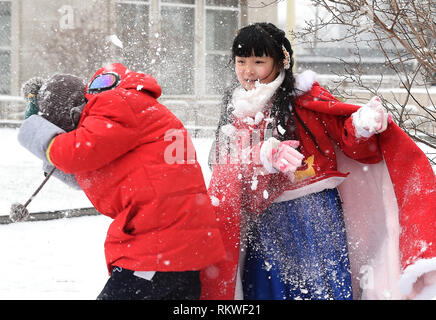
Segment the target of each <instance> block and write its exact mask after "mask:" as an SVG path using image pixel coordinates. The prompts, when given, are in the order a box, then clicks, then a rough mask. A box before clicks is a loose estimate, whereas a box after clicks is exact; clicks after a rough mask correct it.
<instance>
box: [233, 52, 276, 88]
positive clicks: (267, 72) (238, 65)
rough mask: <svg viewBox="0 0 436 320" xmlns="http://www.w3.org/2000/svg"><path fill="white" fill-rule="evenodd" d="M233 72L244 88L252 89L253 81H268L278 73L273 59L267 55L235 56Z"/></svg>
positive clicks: (273, 78) (272, 79)
mask: <svg viewBox="0 0 436 320" xmlns="http://www.w3.org/2000/svg"><path fill="white" fill-rule="evenodd" d="M235 72H236V77H237V78H238V81H239V83H240V84H241V86H242V87H243V88H244V89H245V90H251V89H254V87H255V85H254V83H255V82H256V80H259V81H260V83H270V82H272V81H274V80H275V78H276V77H277V75H278V73H279V67H278V66H277V65H276V64H275V63H274V59H273V58H271V57H269V56H265V55H264V56H262V57H257V56H255V55H254V54H253V55H251V56H250V57H239V56H236V57H235Z"/></svg>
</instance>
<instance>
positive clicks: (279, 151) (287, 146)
mask: <svg viewBox="0 0 436 320" xmlns="http://www.w3.org/2000/svg"><path fill="white" fill-rule="evenodd" d="M299 145H300V142H298V141H296V140H287V141H279V140H277V139H276V138H269V139H268V140H266V141H265V142H264V143H263V145H262V148H261V151H260V158H261V161H262V163H263V165H264V167H265V168H266V169H267V170H268V172H270V173H275V172H278V171H281V172H283V173H286V174H289V175H290V177H291V179H293V178H294V175H293V173H294V172H295V171H296V170H297V168H298V167H299V166H301V162H302V160H303V159H304V156H303V155H302V154H301V153H300V152H298V151H297V150H295V148H297V147H298V146H299Z"/></svg>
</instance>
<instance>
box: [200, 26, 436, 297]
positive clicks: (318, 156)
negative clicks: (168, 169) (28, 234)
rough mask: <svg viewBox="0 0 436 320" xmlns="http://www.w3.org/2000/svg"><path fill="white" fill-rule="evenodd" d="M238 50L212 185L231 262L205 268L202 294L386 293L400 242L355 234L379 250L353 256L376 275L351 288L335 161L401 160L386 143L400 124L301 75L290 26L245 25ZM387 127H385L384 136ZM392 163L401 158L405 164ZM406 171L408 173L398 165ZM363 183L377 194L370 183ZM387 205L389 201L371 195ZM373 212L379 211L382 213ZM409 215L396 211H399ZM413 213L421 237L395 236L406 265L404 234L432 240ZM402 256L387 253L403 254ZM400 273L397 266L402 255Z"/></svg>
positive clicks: (376, 107)
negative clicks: (386, 260)
mask: <svg viewBox="0 0 436 320" xmlns="http://www.w3.org/2000/svg"><path fill="white" fill-rule="evenodd" d="M232 58H233V62H234V64H235V74H236V78H237V82H238V85H236V86H234V87H233V88H232V89H231V90H230V91H229V93H228V94H226V95H225V97H224V103H223V109H222V113H221V118H220V122H219V125H218V129H217V132H216V144H215V145H214V147H213V151H214V152H213V160H214V161H213V162H214V163H213V173H212V178H211V181H210V185H209V194H210V196H211V198H212V202H213V204H214V205H215V206H216V214H217V220H218V221H219V223H220V224H221V232H222V235H223V239H224V240H225V242H226V243H225V246H226V251H227V259H226V260H225V261H223V262H221V263H218V264H215V265H213V266H211V267H208V268H207V269H205V270H204V271H203V272H202V287H203V288H202V297H203V298H204V299H233V298H245V299H352V298H353V290H354V295H355V297H362V295H366V297H369V295H370V294H371V293H374V292H376V293H375V295H377V294H378V293H379V292H380V290H385V289H386V288H385V287H383V288H382V289H380V288H379V286H380V285H378V282H377V281H375V280H377V279H379V278H380V279H384V278H389V277H387V276H386V273H384V272H385V271H386V270H385V269H383V268H380V265H381V264H379V263H378V260H377V259H375V258H377V257H380V256H381V257H383V255H384V253H385V251H383V250H384V249H383V248H385V246H384V244H385V243H386V241H385V240H386V239H392V238H395V237H392V233H389V235H390V237H388V236H386V237H380V238H378V239H377V240H376V241H366V242H365V241H363V240H364V238H365V236H360V235H359V237H358V239H357V238H356V239H357V240H356V242H359V241H360V242H363V243H364V244H365V246H361V248H359V250H360V249H363V247H365V248H366V247H370V248H372V250H371V251H370V250H367V251H365V254H366V256H365V257H364V258H365V259H363V258H362V255H359V254H356V256H357V257H358V258H359V259H356V261H358V262H357V263H356V264H355V268H356V267H357V268H359V267H360V266H362V265H368V266H369V267H370V268H372V269H371V271H372V272H373V273H372V275H373V278H371V281H370V282H371V283H370V284H369V285H367V286H366V288H359V286H358V285H352V282H353V280H354V282H356V279H357V280H358V278H356V277H354V279H352V274H351V269H352V266H350V252H349V246H348V243H347V232H348V231H349V230H351V231H352V232H353V234H352V236H353V237H354V229H353V228H352V227H348V225H347V227H346V225H345V222H344V213H343V207H342V203H341V197H340V196H339V191H338V186H339V185H340V184H342V182H343V181H344V180H345V178H346V177H347V174H346V173H343V172H341V170H339V169H338V159H342V158H345V157H344V156H343V154H345V155H346V156H347V157H348V158H351V159H354V160H357V161H359V162H360V163H363V164H364V165H365V166H367V164H377V163H381V162H383V163H384V161H383V155H384V157H385V158H387V157H390V158H394V156H393V154H394V155H395V154H397V153H395V152H397V148H395V150H392V149H393V148H389V147H385V146H386V145H388V144H387V143H385V140H388V138H391V136H390V135H392V136H394V137H395V139H398V136H401V139H404V140H407V139H408V138H407V137H405V135H402V134H401V133H400V131H401V130H399V129H398V127H396V126H395V125H394V124H390V125H389V126H388V122H390V121H388V120H389V116H388V114H387V113H386V111H385V110H384V108H383V107H382V105H381V102H380V99H379V98H378V97H374V98H373V99H372V100H371V101H370V102H369V103H368V104H367V105H365V106H363V107H362V108H359V107H357V106H354V105H349V104H344V103H341V102H339V101H338V100H337V99H335V98H334V97H333V96H332V95H331V94H330V93H329V92H327V91H326V90H325V89H323V88H322V87H320V86H319V85H318V83H317V82H316V81H315V74H314V73H313V72H310V71H308V72H304V73H303V74H301V75H299V76H298V77H295V78H294V75H293V73H292V66H293V60H292V48H291V45H290V43H289V41H288V39H287V38H286V37H285V33H284V32H283V31H282V30H280V29H278V28H276V27H275V26H274V25H272V24H270V23H256V24H252V25H249V26H247V27H244V28H242V29H241V30H240V31H239V33H238V35H237V36H236V38H235V40H234V43H233V47H232ZM387 129H388V130H387ZM388 131H389V132H391V133H390V135H388V134H385V132H388ZM381 133H383V134H381ZM379 134H380V135H379ZM381 136H385V137H387V138H386V139H381V138H380V137H381ZM406 144H407V150H406V151H410V150H411V149H413V154H414V155H415V156H416V161H418V162H420V163H422V166H423V167H425V168H426V169H425V170H427V172H429V178H428V179H427V178H424V180H425V179H427V180H426V181H425V182H423V183H424V184H423V185H425V186H426V188H430V189H429V190H432V189H431V188H433V190H434V185H435V184H434V173H433V171H432V170H431V167H430V166H429V163H428V161H427V159H426V158H425V156H424V155H423V154H422V152H419V151H416V149H417V148H416V146H415V145H414V144H413V142H412V143H410V141H409V140H407V143H405V145H406ZM390 162H394V161H390ZM395 163H396V165H397V166H398V165H399V161H395ZM401 167H402V170H405V169H403V163H401ZM396 169H397V168H396V167H395V166H393V165H392V166H389V173H390V175H391V178H392V181H394V179H395V178H396V177H397V176H398V173H397V172H398V170H396ZM360 171H362V172H363V171H365V170H360ZM366 171H368V170H366ZM366 171H365V172H366ZM381 172H382V171H381ZM395 173H397V174H396V176H395ZM415 175H416V174H415ZM359 179H361V178H359ZM399 180H401V179H399ZM403 180H404V179H403ZM359 181H363V180H359ZM353 183H354V182H353ZM354 185H355V183H354ZM390 186H391V187H390V189H386V192H385V189H383V191H384V194H385V193H386V194H387V193H389V195H393V198H394V199H395V194H396V197H397V198H398V203H401V204H404V203H410V202H409V200H411V199H410V198H407V199H403V196H404V192H403V189H401V187H400V183H397V185H396V189H395V192H394V191H393V189H392V188H393V187H392V184H391V185H390ZM363 189H365V190H375V189H372V188H371V186H369V185H368V188H363ZM400 189H401V190H400ZM359 192H360V191H359ZM345 193H346V192H345ZM377 194H380V193H377ZM377 194H376V195H377ZM429 194H431V195H430V197H431V200H429V201H432V204H431V205H429V206H427V207H426V206H425V205H424V206H423V208H420V209H422V212H423V213H425V214H423V215H422V216H426V217H427V219H431V216H432V217H433V219H434V215H435V214H434V212H435V210H434V206H435V201H434V198H435V194H434V192H433V193H431V192H430V193H429ZM359 195H360V193H359ZM341 196H343V195H342V194H341ZM407 196H409V195H407ZM353 197H354V198H360V196H359V197H356V196H355V195H354V196H352V197H351V198H353ZM404 198H406V197H404ZM403 200H404V201H403ZM415 200H416V199H415ZM380 202H383V200H376V201H375V203H380ZM363 207H368V205H366V206H365V205H364V206H363ZM352 211H353V212H355V210H354V208H353V210H352ZM406 211H407V210H406ZM356 212H357V211H356ZM371 212H374V216H378V217H381V216H383V215H382V213H380V212H378V211H377V210H372V209H371ZM403 212H405V211H404V210H403V207H401V208H400V214H402V213H403ZM365 214H366V213H364V214H363V215H362V216H365ZM383 214H385V213H384V211H383ZM390 214H391V215H390V216H389V217H392V216H395V214H392V213H390ZM398 214H399V213H398V211H397V217H398ZM385 216H386V217H388V214H385ZM365 217H366V216H365ZM386 219H387V218H386ZM387 220H388V219H387ZM412 220H414V222H415V223H416V224H415V227H417V229H418V230H419V232H418V233H419V236H416V234H414V235H410V236H409V235H407V237H406V236H404V235H403V236H402V238H401V239H400V245H401V246H402V247H401V250H402V251H401V253H402V254H405V257H406V258H404V257H402V258H403V259H402V261H401V262H402V264H401V267H405V266H408V265H409V264H413V261H415V258H419V255H413V259H412V258H411V257H412V252H405V251H406V249H404V247H406V245H404V243H405V242H407V241H409V240H411V239H412V238H411V237H414V238H413V240H416V239H427V240H425V241H427V242H426V243H429V242H428V240H430V242H431V241H433V242H434V238H435V236H434V227H433V228H432V229H433V231H431V232H429V231H428V230H426V229H425V224H426V222H425V221H423V220H419V221H418V220H416V219H412ZM368 221H370V222H367V223H366V225H367V226H368V227H367V228H366V229H365V228H363V226H361V225H360V224H359V227H360V228H361V229H364V230H366V231H368V230H372V229H371V228H374V230H376V228H375V225H373V224H372V221H373V220H371V219H369V218H368ZM374 221H375V220H374ZM426 221H431V220H426ZM376 225H377V226H379V225H381V223H377V224H376ZM352 226H353V225H352ZM355 229H356V228H355ZM357 229H359V228H357ZM377 230H378V229H377ZM377 230H376V231H377ZM380 230H382V229H381V228H380ZM383 230H384V229H383ZM432 232H433V233H432ZM367 234H369V232H367ZM384 234H387V232H385V231H384ZM398 237H399V236H398ZM366 238H371V237H370V236H366ZM353 239H354V238H353ZM390 241H393V240H390ZM390 244H391V243H390ZM392 245H395V243H394V244H392ZM371 246H372V247H371ZM353 248H354V247H353ZM380 248H382V249H380ZM359 250H356V252H359ZM418 250H419V248H415V251H418ZM361 251H363V250H361ZM412 251H413V250H412ZM434 251H435V250H434V249H433V247H432V248H431V250H427V251H426V253H425V255H428V257H431V258H433V257H434V253H435V252H434ZM414 253H416V252H413V254H414ZM399 256H400V254H398V255H397V256H395V257H393V258H392V259H391V260H393V261H395V259H398V260H399V259H400V258H399ZM408 258H409V260H408V261H406V260H407V259H408ZM374 261H377V263H376V262H374ZM372 262H374V263H372ZM434 262H436V260H434V261H433V263H434ZM371 263H372V264H371ZM394 264H395V263H394ZM383 265H384V264H383ZM395 268H397V266H395V267H394V269H395ZM397 269H398V270H397ZM397 269H395V270H396V271H398V272H397V273H399V269H400V263H398V268H397ZM435 269H436V266H435ZM357 270H359V269H357ZM391 271H392V270H391ZM357 272H359V271H357ZM424 273H425V272H423V274H424ZM389 274H396V273H395V272H393V271H392V272H390V273H389ZM374 277H375V278H374ZM374 279H375V280H374ZM385 282H386V281H385ZM380 283H381V282H380ZM383 284H384V283H383ZM361 287H362V286H361ZM394 287H395V288H394V289H392V288H391V287H389V290H391V291H392V292H395V294H396V293H397V292H398V290H397V289H398V288H397V287H398V286H394ZM363 289H365V290H366V289H368V290H366V291H365V292H363ZM371 290H372V291H371ZM368 292H369V293H368ZM409 293H410V291H409Z"/></svg>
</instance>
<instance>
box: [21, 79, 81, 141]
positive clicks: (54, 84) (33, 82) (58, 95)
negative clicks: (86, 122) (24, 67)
mask: <svg viewBox="0 0 436 320" xmlns="http://www.w3.org/2000/svg"><path fill="white" fill-rule="evenodd" d="M22 93H23V96H24V98H25V99H27V100H28V103H29V107H30V108H29V107H28V110H29V109H32V108H33V109H35V108H37V109H38V110H39V114H40V115H41V116H42V117H44V118H46V119H47V120H48V121H50V122H51V123H53V124H55V125H57V126H58V127H60V128H62V129H63V130H65V131H67V132H68V131H71V130H74V129H75V128H76V127H77V124H78V123H79V120H80V116H81V114H82V111H83V107H84V106H85V104H86V99H85V84H84V82H83V80H82V79H80V78H79V77H76V76H73V75H69V74H55V75H53V76H52V77H51V78H49V79H48V80H44V79H42V78H40V77H34V78H31V79H29V80H28V81H26V82H25V83H24V84H23V86H22ZM34 113H35V112H34Z"/></svg>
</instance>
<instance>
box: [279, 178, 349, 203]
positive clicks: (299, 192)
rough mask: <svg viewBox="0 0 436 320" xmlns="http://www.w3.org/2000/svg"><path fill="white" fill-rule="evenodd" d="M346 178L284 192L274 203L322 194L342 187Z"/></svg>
mask: <svg viewBox="0 0 436 320" xmlns="http://www.w3.org/2000/svg"><path fill="white" fill-rule="evenodd" d="M344 180H345V177H330V178H326V179H323V180H320V181H316V182H314V183H311V184H308V185H305V186H303V187H301V188H298V189H293V190H286V191H284V192H283V193H282V194H281V195H280V196H279V197H278V198H277V199H276V200H275V201H274V202H283V201H289V200H294V199H297V198H300V197H303V196H306V195H308V194H312V193H317V192H321V191H323V190H325V189H333V188H336V187H337V186H338V185H340V184H341V183H342V182H343V181H344Z"/></svg>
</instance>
